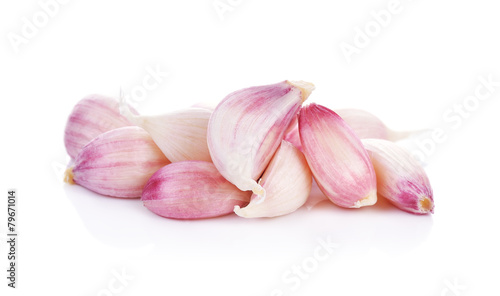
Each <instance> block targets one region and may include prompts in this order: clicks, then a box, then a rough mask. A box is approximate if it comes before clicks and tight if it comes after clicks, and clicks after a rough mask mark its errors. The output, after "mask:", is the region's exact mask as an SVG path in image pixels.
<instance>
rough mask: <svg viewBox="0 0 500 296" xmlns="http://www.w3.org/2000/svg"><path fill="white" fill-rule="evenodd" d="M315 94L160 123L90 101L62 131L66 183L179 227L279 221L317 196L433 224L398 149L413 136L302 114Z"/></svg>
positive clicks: (421, 179)
mask: <svg viewBox="0 0 500 296" xmlns="http://www.w3.org/2000/svg"><path fill="white" fill-rule="evenodd" d="M313 90H314V85H313V84H311V83H308V82H304V81H283V82H279V83H276V84H271V85H264V86H255V87H250V88H246V89H242V90H238V91H235V92H233V93H231V94H229V95H228V96H227V97H226V98H224V99H223V100H222V101H221V102H220V103H219V104H218V105H217V107H215V109H213V108H209V107H204V106H201V105H200V106H199V107H190V108H186V109H183V110H178V111H174V112H170V113H165V114H163V115H157V116H146V115H141V114H139V113H138V112H137V111H136V110H134V109H133V108H132V107H131V106H128V105H127V104H126V103H124V102H120V103H119V102H118V100H115V99H114V98H109V97H105V96H101V95H91V96H88V97H86V98H84V99H82V100H81V101H80V102H79V103H78V104H77V105H76V106H75V107H74V109H73V111H72V113H71V115H70V116H69V118H68V122H67V124H66V129H65V137H64V142H65V146H66V150H67V152H68V154H69V155H70V156H71V158H72V160H71V162H70V164H69V166H68V168H67V170H66V173H65V181H66V182H67V183H70V184H78V185H81V186H83V187H85V188H87V189H89V190H92V191H94V192H97V193H99V194H102V195H107V196H112V197H117V198H141V200H142V201H143V203H144V206H145V207H146V208H148V209H149V210H150V211H152V212H153V213H155V214H158V215H160V216H163V217H167V218H174V219H200V218H210V217H217V216H222V215H226V214H230V213H233V212H234V213H236V214H237V215H238V216H240V217H245V218H257V217H276V216H281V215H286V214H289V213H292V212H294V211H295V210H297V209H298V208H300V207H301V206H303V205H304V204H306V202H307V201H308V198H309V196H310V193H311V188H312V187H313V186H317V187H319V189H320V190H321V192H322V193H323V194H324V196H325V199H329V200H330V201H331V202H333V203H334V204H335V205H337V206H340V207H344V208H360V207H365V206H371V205H374V204H375V203H376V202H377V198H386V199H387V200H389V201H390V202H391V203H392V204H394V205H395V206H396V207H398V208H400V209H401V210H404V211H407V212H409V213H413V214H428V213H433V211H434V200H433V194H432V189H431V186H430V184H429V180H428V178H427V175H426V173H425V171H424V169H423V168H422V167H421V165H420V164H419V163H418V162H417V161H416V160H414V159H413V157H412V155H411V154H410V153H409V152H408V151H406V150H405V149H404V148H402V147H400V146H399V145H398V144H397V143H396V142H395V141H397V140H400V139H401V138H403V137H405V136H408V133H401V132H395V131H392V130H390V129H388V128H387V127H386V126H385V125H384V123H383V122H382V121H381V120H380V119H378V118H377V117H375V116H374V115H372V114H370V113H368V112H366V111H363V110H357V109H343V110H336V111H333V110H331V109H328V108H327V107H325V106H322V105H319V104H315V103H311V104H308V105H304V102H305V101H306V100H307V99H308V97H309V95H310V94H311V92H312V91H313ZM315 188H316V187H315Z"/></svg>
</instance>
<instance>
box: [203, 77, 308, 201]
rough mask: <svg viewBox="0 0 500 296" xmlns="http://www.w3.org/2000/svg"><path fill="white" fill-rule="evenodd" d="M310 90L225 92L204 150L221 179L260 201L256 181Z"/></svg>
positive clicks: (300, 85)
mask: <svg viewBox="0 0 500 296" xmlns="http://www.w3.org/2000/svg"><path fill="white" fill-rule="evenodd" d="M313 89H314V85H313V84H311V83H308V82H303V81H297V82H291V81H283V82H280V83H276V84H271V85H264V86H255V87H250V88H246V89H242V90H238V91H236V92H233V93H231V94H229V95H228V96H227V97H226V98H225V99H224V100H223V101H222V102H221V103H220V104H219V105H218V106H217V107H216V109H215V110H214V112H213V113H212V117H211V118H210V122H209V124H208V147H209V149H210V154H211V156H212V161H213V163H214V165H215V166H216V167H217V169H218V170H219V172H220V173H221V174H222V176H224V177H225V178H226V179H227V180H228V181H230V182H231V183H233V184H234V185H236V186H237V187H238V188H239V189H240V190H243V191H247V190H252V191H253V192H254V193H255V194H257V195H259V196H260V197H261V198H262V199H263V198H265V195H266V194H265V189H264V188H263V187H262V186H261V185H259V184H257V182H256V180H257V179H258V178H259V177H260V176H261V175H262V173H263V172H264V170H265V168H266V167H267V165H268V164H269V162H270V161H271V158H272V156H273V154H274V152H275V151H276V149H277V148H278V146H279V145H280V143H281V140H282V139H283V136H284V133H285V130H286V129H287V128H288V126H289V124H290V123H291V122H292V120H293V118H294V116H295V115H296V114H297V112H298V111H299V109H300V106H301V105H302V103H303V102H304V101H305V100H306V99H307V97H308V96H309V94H310V93H311V91H312V90H313Z"/></svg>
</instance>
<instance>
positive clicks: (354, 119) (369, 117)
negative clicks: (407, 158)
mask: <svg viewBox="0 0 500 296" xmlns="http://www.w3.org/2000/svg"><path fill="white" fill-rule="evenodd" d="M335 113H337V114H338V115H339V116H340V117H342V119H343V120H344V121H345V122H347V124H348V125H349V126H350V127H351V128H352V130H353V131H354V133H355V134H356V135H357V136H358V137H359V138H360V139H370V138H372V139H383V140H389V141H398V140H402V139H404V138H407V137H409V136H410V135H412V134H415V133H418V132H421V131H408V132H405V131H393V130H391V129H389V128H387V126H386V125H385V124H384V123H383V122H382V120H380V119H379V118H378V117H377V116H375V115H373V114H371V113H370V112H368V111H365V110H360V109H339V110H335Z"/></svg>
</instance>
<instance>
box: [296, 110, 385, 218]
mask: <svg viewBox="0 0 500 296" xmlns="http://www.w3.org/2000/svg"><path fill="white" fill-rule="evenodd" d="M299 133H300V140H301V143H302V149H303V152H304V155H305V156H306V159H307V162H308V164H309V167H310V168H311V171H312V174H313V176H314V179H315V180H316V182H317V183H318V186H319V187H320V189H321V191H323V193H324V194H325V195H326V196H327V197H328V198H329V199H330V200H331V201H332V202H333V203H335V204H336V205H338V206H341V207H346V208H359V207H363V206H369V205H373V204H375V203H376V201H377V187H376V178H375V171H374V169H373V166H372V163H371V161H370V157H369V156H368V153H367V151H366V150H365V148H364V147H363V145H362V143H361V140H360V139H359V138H358V137H357V136H356V134H355V133H354V131H353V130H352V129H351V128H350V127H349V126H348V125H347V123H346V122H345V121H344V120H342V118H340V116H338V115H337V114H336V113H335V112H333V111H332V110H330V109H328V108H326V107H324V106H321V105H317V104H314V103H313V104H310V105H308V106H305V107H303V108H302V109H301V111H300V116H299Z"/></svg>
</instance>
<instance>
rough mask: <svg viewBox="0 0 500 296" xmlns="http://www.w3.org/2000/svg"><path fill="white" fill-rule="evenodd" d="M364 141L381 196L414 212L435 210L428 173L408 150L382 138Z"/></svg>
mask: <svg viewBox="0 0 500 296" xmlns="http://www.w3.org/2000/svg"><path fill="white" fill-rule="evenodd" d="M362 142H363V145H364V146H365V148H366V150H368V152H369V154H370V157H371V160H372V163H373V167H374V168H375V173H376V175H377V189H378V194H379V195H380V196H383V197H385V198H386V199H388V200H389V201H390V202H392V203H393V204H394V205H395V206H396V207H398V208H400V209H402V210H404V211H407V212H410V213H413V214H428V213H434V198H433V194H432V188H431V185H430V183H429V179H428V178H427V174H426V173H425V171H424V169H423V168H422V166H420V164H419V163H418V162H417V161H416V160H415V159H414V158H413V156H412V155H411V154H410V153H409V152H408V151H406V150H405V149H403V148H402V147H400V146H398V145H397V144H395V143H393V142H390V141H385V140H380V139H364V140H362Z"/></svg>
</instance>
